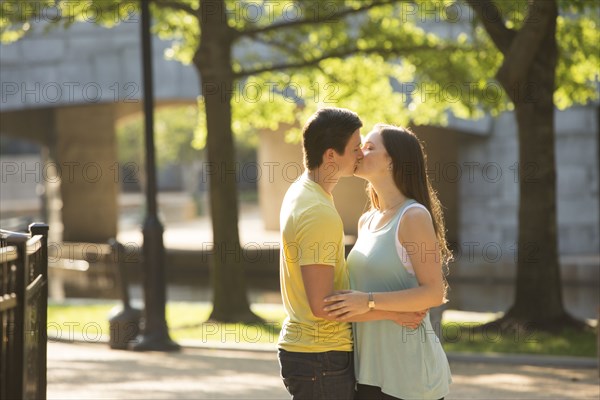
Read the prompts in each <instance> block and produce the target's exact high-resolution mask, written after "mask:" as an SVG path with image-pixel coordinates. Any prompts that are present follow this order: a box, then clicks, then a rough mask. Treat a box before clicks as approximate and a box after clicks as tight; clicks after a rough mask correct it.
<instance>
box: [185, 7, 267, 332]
mask: <svg viewBox="0 0 600 400" xmlns="http://www.w3.org/2000/svg"><path fill="white" fill-rule="evenodd" d="M199 20H200V25H201V32H202V35H201V40H200V46H199V49H198V52H197V53H196V55H195V57H194V64H195V65H196V68H197V70H198V71H199V73H200V79H201V82H202V95H203V96H204V100H205V107H206V125H207V126H206V127H207V140H206V148H207V159H208V164H207V168H208V172H207V175H208V176H209V190H210V213H211V218H212V227H213V251H212V271H211V272H212V274H211V277H212V287H213V311H212V313H211V316H210V319H211V320H215V321H222V322H249V321H258V320H260V318H258V317H257V316H256V315H254V314H253V313H252V312H251V311H250V305H249V302H248V298H247V294H246V282H245V276H244V269H243V264H242V256H243V253H242V249H241V246H240V239H239V231H238V204H237V186H236V182H237V179H238V177H237V174H236V172H235V171H236V165H235V163H236V161H235V146H234V141H233V133H232V130H231V118H232V117H231V98H232V90H233V71H232V69H231V49H232V43H233V34H232V31H231V29H230V28H229V27H228V25H227V16H226V14H225V5H224V3H223V0H204V1H202V2H201V16H200V18H199Z"/></svg>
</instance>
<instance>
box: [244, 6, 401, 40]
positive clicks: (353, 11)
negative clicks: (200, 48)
mask: <svg viewBox="0 0 600 400" xmlns="http://www.w3.org/2000/svg"><path fill="white" fill-rule="evenodd" d="M400 1H401V0H388V1H375V2H373V3H371V4H367V5H365V6H362V7H359V8H356V9H354V8H345V9H344V10H342V11H339V12H337V13H333V14H331V15H326V16H324V17H323V18H316V17H315V18H303V19H297V20H293V21H287V22H276V23H273V24H271V25H267V26H263V27H260V28H253V29H245V30H240V31H238V36H255V35H258V34H261V33H268V32H271V31H275V30H278V29H286V28H293V27H297V26H301V25H310V24H320V23H323V22H328V21H336V20H339V19H341V18H343V17H346V16H348V15H352V14H358V13H361V12H364V11H367V10H369V9H371V8H373V7H379V6H384V5H389V4H394V3H399V2H400ZM325 4H326V3H325Z"/></svg>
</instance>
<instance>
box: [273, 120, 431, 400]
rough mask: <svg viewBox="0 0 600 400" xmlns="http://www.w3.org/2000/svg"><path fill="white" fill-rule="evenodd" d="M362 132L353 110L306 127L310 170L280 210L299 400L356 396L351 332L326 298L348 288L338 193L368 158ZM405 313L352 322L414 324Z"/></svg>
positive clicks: (284, 358) (285, 353)
mask: <svg viewBox="0 0 600 400" xmlns="http://www.w3.org/2000/svg"><path fill="white" fill-rule="evenodd" d="M361 127H362V122H361V120H360V118H359V117H358V115H356V114H355V113H354V112H352V111H350V110H346V109H341V108H323V109H320V110H318V111H317V112H316V113H315V114H314V115H312V116H311V117H310V118H309V120H308V121H307V123H306V124H305V126H304V128H303V147H304V164H305V168H306V171H305V172H304V174H303V175H302V176H301V177H300V178H299V179H298V180H297V181H296V182H294V183H293V184H292V185H291V186H290V188H289V189H288V191H287V193H286V195H285V198H284V200H283V204H282V207H281V215H280V228H281V260H280V281H281V295H282V299H283V305H284V309H285V311H286V314H287V318H286V319H285V321H284V323H283V327H282V330H281V334H280V337H279V343H278V346H279V362H280V365H281V376H282V378H283V381H284V384H285V386H286V388H287V390H288V391H289V393H290V394H291V395H292V399H344V400H348V399H352V398H353V397H354V386H355V380H354V359H353V354H352V327H351V325H350V324H349V323H348V322H338V321H335V320H334V318H333V317H329V316H328V315H327V313H326V312H324V311H323V308H324V307H325V305H326V304H325V303H324V301H323V299H324V298H325V297H327V296H328V295H330V294H332V293H333V292H334V291H338V290H346V289H348V287H349V282H348V274H347V271H346V262H345V259H344V231H343V225H342V220H341V218H340V216H339V214H338V212H337V210H336V208H335V205H334V203H333V196H332V194H331V193H332V191H333V189H334V187H335V185H336V184H337V182H338V181H339V179H340V178H342V177H348V176H352V175H353V174H354V171H355V169H356V166H357V165H358V163H359V162H360V160H361V159H362V156H363V154H362V150H361V138H360V128H361ZM399 315H400V314H399V313H393V312H386V311H374V310H373V311H370V312H368V313H365V314H362V315H360V316H357V317H354V318H353V319H352V321H353V322H356V321H367V320H382V319H389V320H393V321H395V322H397V323H403V324H406V325H408V324H414V323H415V321H414V319H415V318H413V320H411V321H409V322H407V318H406V315H403V318H402V319H401V318H399ZM411 315H412V313H411ZM420 318H422V316H421V317H420ZM418 322H420V319H418ZM418 322H417V324H418Z"/></svg>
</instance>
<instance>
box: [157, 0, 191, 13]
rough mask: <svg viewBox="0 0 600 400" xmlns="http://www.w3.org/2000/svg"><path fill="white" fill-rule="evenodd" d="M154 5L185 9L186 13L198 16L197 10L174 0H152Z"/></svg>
mask: <svg viewBox="0 0 600 400" xmlns="http://www.w3.org/2000/svg"><path fill="white" fill-rule="evenodd" d="M152 2H153V3H154V5H156V6H157V7H159V8H170V9H173V10H179V11H185V12H187V13H188V14H191V15H194V16H196V17H197V16H198V13H199V10H194V9H193V8H192V6H190V5H189V4H185V3H181V2H179V1H176V0H152Z"/></svg>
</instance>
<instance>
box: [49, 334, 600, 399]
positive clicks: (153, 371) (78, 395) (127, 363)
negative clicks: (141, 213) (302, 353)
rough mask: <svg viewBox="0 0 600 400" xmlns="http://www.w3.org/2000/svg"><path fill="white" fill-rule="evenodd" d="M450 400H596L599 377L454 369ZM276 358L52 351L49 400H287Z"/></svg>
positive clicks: (69, 347) (66, 347)
mask: <svg viewBox="0 0 600 400" xmlns="http://www.w3.org/2000/svg"><path fill="white" fill-rule="evenodd" d="M450 364H451V369H452V373H453V379H454V383H453V385H452V387H451V393H450V394H449V395H448V396H447V397H446V398H447V399H449V400H452V399H553V400H557V399H574V400H575V399H576V400H583V399H598V398H599V397H600V388H599V379H598V370H597V369H567V368H557V367H543V366H528V365H509V364H498V363H482V362H473V361H451V363H450ZM287 398H289V396H288V394H287V392H286V390H285V388H284V387H283V384H282V383H281V380H280V379H279V365H278V363H277V356H276V353H275V352H264V351H241V350H215V349H199V348H187V347H186V348H184V349H183V350H182V351H181V352H179V353H159V352H150V353H137V352H131V351H119V350H110V349H109V348H108V346H107V345H105V344H101V343H57V342H53V343H49V344H48V399H128V400H133V399H253V400H260V399H287Z"/></svg>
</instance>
